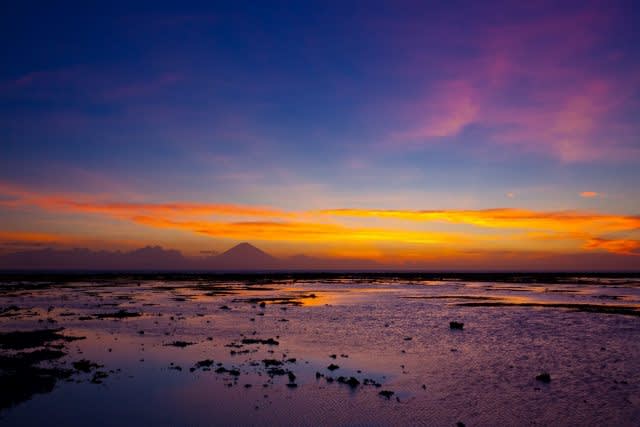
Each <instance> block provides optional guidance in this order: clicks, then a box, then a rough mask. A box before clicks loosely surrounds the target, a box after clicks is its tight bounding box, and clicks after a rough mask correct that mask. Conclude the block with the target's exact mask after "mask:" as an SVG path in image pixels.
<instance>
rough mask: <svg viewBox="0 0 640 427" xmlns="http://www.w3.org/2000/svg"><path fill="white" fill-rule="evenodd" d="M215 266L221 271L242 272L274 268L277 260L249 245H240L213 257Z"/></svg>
mask: <svg viewBox="0 0 640 427" xmlns="http://www.w3.org/2000/svg"><path fill="white" fill-rule="evenodd" d="M215 260H216V265H218V266H219V267H221V268H223V269H230V270H244V269H263V268H267V269H268V268H275V267H277V266H278V260H277V259H276V258H274V257H272V256H271V255H269V254H268V253H266V252H264V251H261V250H260V249H258V248H256V247H255V246H253V245H251V244H250V243H246V242H244V243H240V244H238V245H236V246H234V247H232V248H231V249H229V250H228V251H226V252H223V253H221V254H220V255H218V256H217V257H215Z"/></svg>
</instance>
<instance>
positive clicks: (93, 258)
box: [0, 246, 190, 270]
mask: <svg viewBox="0 0 640 427" xmlns="http://www.w3.org/2000/svg"><path fill="white" fill-rule="evenodd" d="M189 267H190V261H189V260H188V259H187V258H185V257H184V256H183V255H182V254H181V253H180V251H176V250H166V249H163V248H161V247H160V246H147V247H144V248H140V249H136V250H134V251H131V252H120V251H115V252H111V251H92V250H90V249H86V248H81V249H78V248H76V249H64V250H63V249H51V248H46V249H36V250H30V251H23V252H15V253H11V254H6V255H3V256H0V269H3V270H171V269H177V270H179V269H184V268H189Z"/></svg>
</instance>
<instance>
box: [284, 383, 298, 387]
mask: <svg viewBox="0 0 640 427" xmlns="http://www.w3.org/2000/svg"><path fill="white" fill-rule="evenodd" d="M287 387H289V388H297V387H298V384H296V383H288V384H287Z"/></svg>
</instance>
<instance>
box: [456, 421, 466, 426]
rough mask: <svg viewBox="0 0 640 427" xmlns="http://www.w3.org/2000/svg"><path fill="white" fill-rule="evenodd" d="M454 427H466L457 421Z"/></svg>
mask: <svg viewBox="0 0 640 427" xmlns="http://www.w3.org/2000/svg"><path fill="white" fill-rule="evenodd" d="M456 427H466V425H465V423H463V422H462V421H458V422H457V423H456Z"/></svg>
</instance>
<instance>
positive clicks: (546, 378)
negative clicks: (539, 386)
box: [536, 372, 551, 383]
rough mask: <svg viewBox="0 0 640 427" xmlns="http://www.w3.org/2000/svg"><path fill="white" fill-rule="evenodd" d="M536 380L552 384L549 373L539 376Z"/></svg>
mask: <svg viewBox="0 0 640 427" xmlns="http://www.w3.org/2000/svg"><path fill="white" fill-rule="evenodd" d="M536 380H538V381H541V382H543V383H550V382H551V375H549V373H547V372H543V373H541V374H538V375H537V376H536Z"/></svg>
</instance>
